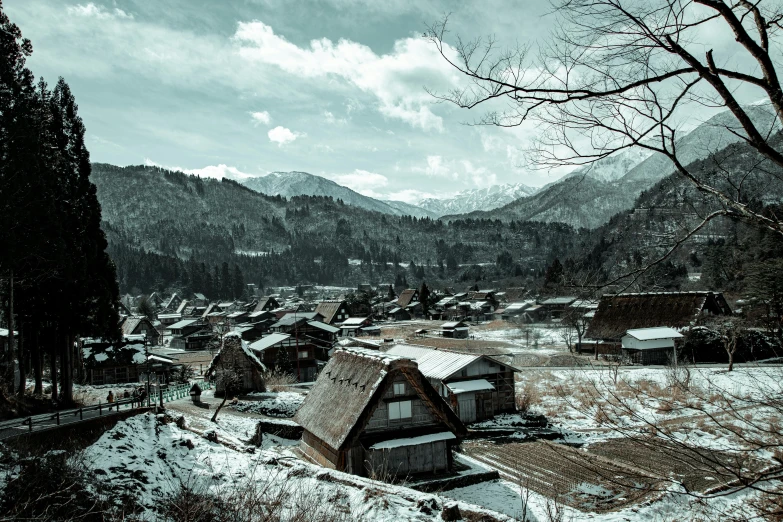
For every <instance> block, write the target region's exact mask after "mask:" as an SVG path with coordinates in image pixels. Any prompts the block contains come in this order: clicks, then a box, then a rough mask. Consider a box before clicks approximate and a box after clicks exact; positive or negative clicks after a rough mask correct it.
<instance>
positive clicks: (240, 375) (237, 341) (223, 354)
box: [205, 333, 267, 396]
mask: <svg viewBox="0 0 783 522" xmlns="http://www.w3.org/2000/svg"><path fill="white" fill-rule="evenodd" d="M266 370H267V368H266V366H264V364H263V363H262V362H261V361H260V360H259V359H258V357H257V356H256V354H255V353H253V351H252V350H251V349H250V348H249V345H248V344H247V343H246V342H245V341H243V340H242V338H241V337H240V336H239V335H237V334H236V333H228V334H226V335H224V336H223V342H222V343H221V346H220V350H219V351H218V353H217V354H216V355H215V357H214V358H213V359H212V362H211V363H210V365H209V368H208V369H207V372H206V374H205V375H206V376H207V377H211V376H214V377H215V395H216V396H222V395H223V394H224V393H225V392H226V387H225V383H226V382H232V381H237V382H236V389H234V390H229V392H233V393H249V392H254V391H264V390H265V385H264V379H263V374H264V373H265V372H266ZM225 374H228V375H225Z"/></svg>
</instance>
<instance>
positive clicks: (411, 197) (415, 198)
mask: <svg viewBox="0 0 783 522" xmlns="http://www.w3.org/2000/svg"><path fill="white" fill-rule="evenodd" d="M437 197H438V196H437V195H435V194H432V193H430V192H422V191H421V190H416V189H405V190H400V191H397V192H390V193H388V194H386V196H384V199H391V200H394V201H402V202H404V203H410V204H411V205H415V204H417V203H418V202H419V201H421V200H422V199H429V198H437Z"/></svg>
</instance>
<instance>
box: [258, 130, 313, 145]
mask: <svg viewBox="0 0 783 522" xmlns="http://www.w3.org/2000/svg"><path fill="white" fill-rule="evenodd" d="M266 134H267V136H269V141H271V142H272V143H277V146H278V147H282V146H283V145H287V144H289V143H291V142H292V141H294V140H296V139H297V138H304V137H305V136H307V134H305V133H303V132H293V131H291V129H286V128H285V127H283V126H281V125H278V126H277V127H275V128H274V129H272V130H270V131H269V132H267V133H266Z"/></svg>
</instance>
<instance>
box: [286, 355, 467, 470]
mask: <svg viewBox="0 0 783 522" xmlns="http://www.w3.org/2000/svg"><path fill="white" fill-rule="evenodd" d="M294 421H295V422H297V423H299V424H300V425H301V426H302V427H303V428H304V434H303V436H302V443H301V450H302V452H303V453H304V454H305V455H306V456H307V457H308V458H310V459H311V460H313V461H315V462H317V463H319V464H321V465H322V466H326V467H329V468H333V469H337V470H341V471H346V472H348V473H354V474H357V475H363V476H372V475H375V476H378V475H380V474H383V475H386V476H388V475H393V476H398V477H405V476H407V475H410V474H430V473H437V472H442V471H448V470H450V469H451V467H452V457H451V446H452V444H455V443H457V442H458V441H459V439H460V438H461V437H463V436H464V435H465V434H466V429H465V426H464V425H463V424H462V422H461V421H460V420H459V418H458V417H457V415H456V414H455V413H454V411H453V410H452V409H451V408H450V407H449V405H448V404H446V402H445V401H444V400H443V398H442V397H440V396H439V395H438V393H437V391H435V389H434V388H433V387H432V385H431V384H430V383H429V382H428V381H427V379H426V378H425V377H424V376H423V375H422V374H421V372H419V369H418V366H417V364H416V363H415V362H413V361H411V360H410V359H406V358H404V357H397V356H393V355H387V354H383V353H379V352H377V351H373V350H366V349H361V348H347V349H344V350H337V351H336V352H335V353H334V356H333V357H332V359H331V360H330V361H329V364H327V365H326V367H325V368H324V370H323V371H322V372H321V374H320V375H319V377H318V380H317V381H316V383H315V385H314V386H313V388H312V390H311V391H310V393H309V394H308V396H307V398H306V399H305V401H304V403H303V404H302V407H301V408H300V409H299V411H298V412H297V414H296V416H295V417H294Z"/></svg>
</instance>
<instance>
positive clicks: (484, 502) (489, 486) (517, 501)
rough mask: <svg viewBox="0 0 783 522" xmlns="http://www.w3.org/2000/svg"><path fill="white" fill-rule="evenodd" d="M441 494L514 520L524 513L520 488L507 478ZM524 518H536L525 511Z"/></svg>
mask: <svg viewBox="0 0 783 522" xmlns="http://www.w3.org/2000/svg"><path fill="white" fill-rule="evenodd" d="M442 495H443V496H444V497H447V498H452V499H454V500H461V501H463V502H469V503H471V504H477V505H479V506H484V507H485V508H487V509H491V510H493V511H497V512H498V513H503V514H504V515H508V516H510V517H512V518H514V519H516V520H522V516H523V514H525V513H526V511H525V503H524V500H523V498H522V495H521V494H520V488H519V487H518V486H516V485H515V484H512V483H511V482H508V481H507V480H493V481H490V482H481V483H479V484H474V485H472V486H467V487H464V488H455V489H452V490H449V491H444V492H443V493H442ZM525 520H526V521H527V522H535V521H536V520H537V518H536V517H535V516H534V515H533V514H532V513H527V517H526V518H525ZM543 520H546V519H545V518H544V519H543Z"/></svg>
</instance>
